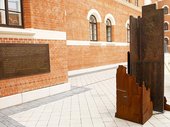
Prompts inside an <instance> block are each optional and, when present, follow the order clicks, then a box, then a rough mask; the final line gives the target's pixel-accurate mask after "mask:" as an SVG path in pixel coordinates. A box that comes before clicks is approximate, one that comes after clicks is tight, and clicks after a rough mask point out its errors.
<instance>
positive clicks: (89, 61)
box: [68, 46, 129, 70]
mask: <svg viewBox="0 0 170 127" xmlns="http://www.w3.org/2000/svg"><path fill="white" fill-rule="evenodd" d="M128 50H129V47H128V46H127V47H126V46H125V47H120V46H68V54H69V55H68V70H76V69H83V68H88V67H95V66H102V65H107V64H113V63H119V62H126V61H127V55H126V52H127V51H128Z"/></svg>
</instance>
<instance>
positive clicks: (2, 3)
mask: <svg viewBox="0 0 170 127" xmlns="http://www.w3.org/2000/svg"><path fill="white" fill-rule="evenodd" d="M0 9H5V4H4V0H0Z"/></svg>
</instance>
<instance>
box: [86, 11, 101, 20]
mask: <svg viewBox="0 0 170 127" xmlns="http://www.w3.org/2000/svg"><path fill="white" fill-rule="evenodd" d="M91 15H94V16H95V18H96V20H97V22H102V18H101V16H100V13H99V12H98V11H97V10H96V9H91V10H90V11H89V12H88V14H87V20H90V16H91Z"/></svg>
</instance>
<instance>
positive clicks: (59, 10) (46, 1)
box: [23, 0, 65, 31]
mask: <svg viewBox="0 0 170 127" xmlns="http://www.w3.org/2000/svg"><path fill="white" fill-rule="evenodd" d="M23 11H24V26H25V28H36V29H45V30H57V31H65V5H64V0H23Z"/></svg>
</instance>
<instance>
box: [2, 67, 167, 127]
mask: <svg viewBox="0 0 170 127" xmlns="http://www.w3.org/2000/svg"><path fill="white" fill-rule="evenodd" d="M165 72H166V75H165V78H166V80H165V84H166V86H165V95H166V97H167V99H168V101H169V102H170V81H168V79H170V73H169V71H168V70H167V69H166V71H165ZM115 75H116V68H113V69H109V70H103V71H98V72H93V73H88V74H83V75H78V76H74V77H70V78H69V82H70V83H71V90H70V91H67V92H64V93H61V94H57V95H54V96H51V97H46V98H43V99H39V100H36V101H32V102H29V103H25V104H22V105H18V106H14V107H10V108H6V109H3V110H0V127H141V125H140V124H136V123H133V122H129V121H126V120H122V119H118V118H115V109H116V108H115V104H116V83H115V81H116V79H115ZM143 127H170V112H168V111H165V113H163V114H158V113H154V115H153V116H152V118H151V119H150V120H149V121H148V122H147V123H145V124H144V125H143Z"/></svg>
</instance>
